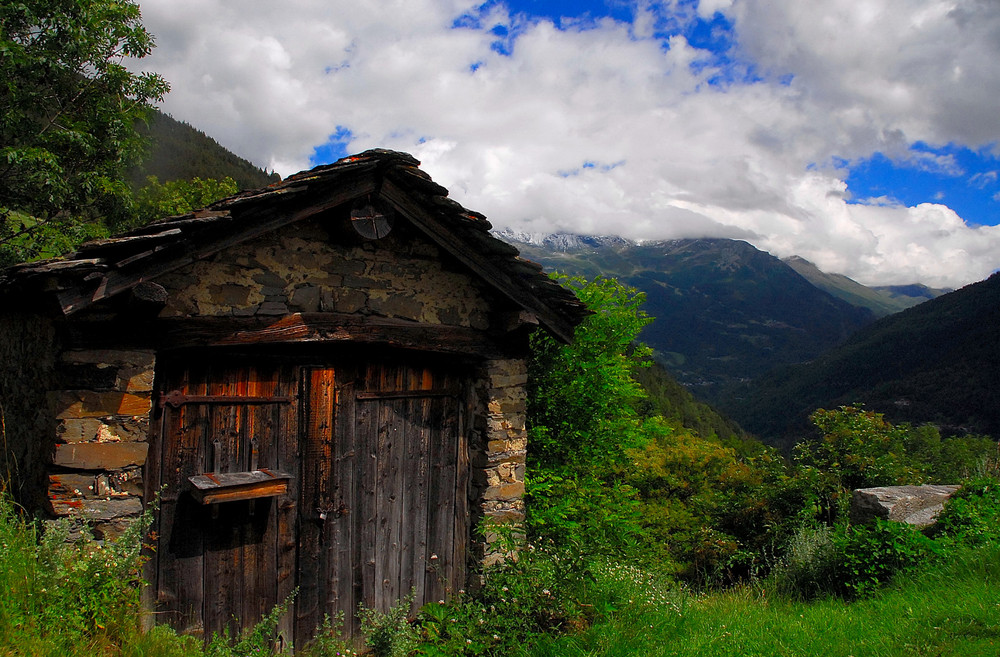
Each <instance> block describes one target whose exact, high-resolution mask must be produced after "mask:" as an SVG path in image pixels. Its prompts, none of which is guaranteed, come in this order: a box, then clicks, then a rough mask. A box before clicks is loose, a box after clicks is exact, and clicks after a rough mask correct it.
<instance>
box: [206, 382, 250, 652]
mask: <svg viewBox="0 0 1000 657" xmlns="http://www.w3.org/2000/svg"><path fill="white" fill-rule="evenodd" d="M220 370H221V371H220V373H219V374H218V375H217V376H215V377H214V378H213V379H211V380H210V381H209V386H208V392H207V393H206V394H209V395H236V394H238V392H237V386H238V381H237V373H236V372H235V371H234V369H232V368H220ZM240 411H241V409H240V407H239V406H236V405H211V406H209V417H210V418H211V421H210V425H209V426H210V437H211V440H212V456H211V458H212V460H213V467H212V468H211V469H212V470H216V471H220V472H226V471H232V470H240V469H242V468H243V466H242V464H241V462H240V459H241V457H242V450H241V445H240V444H239V440H238V437H239V425H240ZM226 511H227V512H226V513H225V514H223V513H221V512H218V513H214V514H213V518H212V521H213V522H212V525H211V531H209V532H207V533H206V536H205V590H206V601H205V632H206V634H208V635H209V636H211V634H212V633H215V632H218V633H220V634H221V633H222V632H223V631H224V630H225V629H227V628H228V629H229V631H230V632H231V633H235V632H237V631H238V630H239V626H238V624H237V623H236V621H234V620H233V616H234V614H235V613H238V612H239V611H240V610H242V586H241V583H242V572H243V563H242V550H241V549H240V543H241V539H242V535H243V531H242V527H241V525H242V524H243V523H244V522H245V520H246V518H245V511H244V509H243V508H241V507H239V506H238V507H234V508H231V509H226ZM209 592H211V595H210V596H209V595H207V594H208V593H209Z"/></svg>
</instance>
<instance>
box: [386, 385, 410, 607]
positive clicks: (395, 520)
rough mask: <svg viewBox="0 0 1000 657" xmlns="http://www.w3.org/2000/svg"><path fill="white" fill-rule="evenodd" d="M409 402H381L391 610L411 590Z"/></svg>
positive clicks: (387, 596) (388, 598) (388, 600)
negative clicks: (406, 576)
mask: <svg viewBox="0 0 1000 657" xmlns="http://www.w3.org/2000/svg"><path fill="white" fill-rule="evenodd" d="M398 370H399V371H401V370H402V368H398ZM408 401H409V400H407V399H392V400H385V401H383V402H382V403H383V406H384V407H385V414H386V422H387V425H388V431H387V438H388V440H387V443H386V455H385V458H386V460H387V461H388V467H387V470H388V477H387V479H386V485H387V490H385V491H383V495H384V498H385V500H386V503H385V505H383V506H382V508H381V509H380V511H381V512H383V513H384V515H385V522H386V524H387V529H388V531H387V532H386V540H387V550H386V553H387V554H388V559H387V564H386V565H387V568H386V571H385V573H384V578H385V579H384V580H383V593H384V595H385V599H386V601H387V602H388V603H389V606H390V607H391V606H394V605H396V604H397V602H398V601H399V600H400V599H401V598H403V597H404V596H406V595H407V594H408V593H409V589H408V587H404V586H403V582H402V562H403V560H404V559H405V557H406V555H407V554H408V553H409V549H410V546H408V545H407V544H406V542H405V539H404V536H405V535H404V534H403V531H402V530H403V523H404V522H405V516H404V510H405V504H404V500H405V484H404V479H403V469H404V461H403V455H404V453H405V452H404V450H405V441H406V434H407V431H406V430H407V415H406V410H407V405H408V403H407V402H408Z"/></svg>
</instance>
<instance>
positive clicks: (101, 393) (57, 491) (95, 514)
mask: <svg viewBox="0 0 1000 657" xmlns="http://www.w3.org/2000/svg"><path fill="white" fill-rule="evenodd" d="M154 365H155V355H154V353H153V352H151V351H124V350H93V351H67V352H64V353H63V354H62V355H61V357H60V358H59V362H58V363H57V366H56V381H57V386H58V387H59V389H56V390H52V391H50V392H49V404H50V407H51V408H52V412H53V415H54V418H55V422H56V425H55V433H56V444H55V451H54V454H53V457H52V467H51V469H50V472H49V477H48V479H49V482H48V483H49V487H48V491H49V494H48V497H49V505H50V509H49V510H50V511H51V513H52V514H53V515H54V516H56V517H65V516H72V517H77V518H81V519H86V520H88V521H90V523H91V525H92V527H93V529H94V532H95V535H97V536H98V537H102V536H104V535H106V534H112V535H113V534H117V533H119V532H120V531H121V530H122V529H123V528H124V524H125V523H126V522H127V521H128V519H130V518H134V517H135V516H137V515H139V514H140V513H141V512H142V508H143V499H142V492H143V484H142V468H143V465H145V463H146V456H147V452H148V450H149V443H148V442H147V441H148V436H149V415H150V408H151V397H152V391H153V371H154Z"/></svg>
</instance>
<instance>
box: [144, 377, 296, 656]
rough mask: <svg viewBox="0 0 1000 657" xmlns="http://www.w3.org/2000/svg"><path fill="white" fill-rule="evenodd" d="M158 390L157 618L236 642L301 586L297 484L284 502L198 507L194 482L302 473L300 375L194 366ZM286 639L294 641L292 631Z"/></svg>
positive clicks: (287, 629) (153, 474)
mask: <svg viewBox="0 0 1000 657" xmlns="http://www.w3.org/2000/svg"><path fill="white" fill-rule="evenodd" d="M158 387H159V388H160V398H161V399H162V400H163V401H164V402H165V403H163V406H162V409H161V411H160V421H161V425H160V432H159V434H160V437H159V449H158V450H156V453H155V457H154V460H153V462H152V463H151V465H152V466H153V467H151V468H150V469H149V470H147V476H148V477H150V478H151V479H152V482H151V483H152V486H151V488H153V490H156V489H159V488H160V487H161V486H162V493H161V507H160V512H159V515H158V524H157V527H156V531H157V534H158V536H159V542H158V548H157V550H156V552H155V554H154V555H153V559H154V561H153V570H154V571H155V575H154V576H155V582H152V584H153V587H154V589H153V590H154V591H155V592H156V609H157V612H158V618H161V619H165V620H166V621H167V622H169V623H170V624H172V625H173V626H175V627H177V628H178V629H180V630H182V631H186V632H191V633H196V634H201V633H203V634H204V636H205V637H206V638H210V637H211V636H212V634H213V633H217V632H219V633H221V632H222V631H223V630H224V629H226V628H228V629H229V630H230V631H231V632H235V631H237V630H238V626H239V625H243V626H249V625H252V624H253V623H255V622H256V621H257V620H259V619H260V618H261V616H262V615H263V614H265V613H267V612H268V611H270V610H271V608H272V607H273V606H274V605H275V604H277V603H280V602H281V601H282V600H283V599H284V598H285V597H286V596H288V595H289V594H290V593H291V592H292V590H293V588H294V586H295V583H294V575H295V561H296V555H295V547H296V543H295V540H294V531H295V523H296V518H295V506H296V504H295V500H296V497H297V482H296V480H295V479H294V478H293V479H292V480H291V482H290V484H289V490H288V492H287V493H286V494H285V495H281V496H278V497H267V498H260V499H254V500H239V501H229V502H223V503H215V504H210V505H202V504H199V503H198V502H197V501H196V500H195V498H194V497H193V496H192V494H191V491H192V484H191V482H190V480H189V477H191V476H194V475H200V474H202V473H206V472H216V473H233V472H246V471H251V470H257V469H261V468H263V469H269V470H271V471H290V472H297V468H298V459H297V453H296V452H297V449H298V444H297V443H298V431H297V403H296V394H297V392H298V379H297V371H296V370H295V369H294V368H291V367H288V366H282V365H245V364H240V365H235V364H225V363H198V364H192V365H189V366H187V367H179V368H176V369H174V370H173V371H169V372H166V373H164V380H163V381H162V382H161V383H160V385H159V386H158ZM237 619H238V621H237ZM282 630H283V632H284V635H283V636H284V639H285V640H288V639H290V638H291V634H292V628H291V624H290V622H286V623H285V624H284V627H283V628H282Z"/></svg>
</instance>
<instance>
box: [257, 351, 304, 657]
mask: <svg viewBox="0 0 1000 657" xmlns="http://www.w3.org/2000/svg"><path fill="white" fill-rule="evenodd" d="M298 391H299V371H298V368H296V367H292V366H280V367H278V368H277V369H276V371H275V373H274V384H273V388H271V389H269V388H267V387H264V388H262V389H261V392H262V393H269V394H273V395H277V394H291V395H293V396H296V395H297V393H298ZM298 414H299V402H298V397H295V400H294V401H293V402H292V404H290V405H281V404H279V405H275V406H274V407H272V408H271V412H270V415H269V429H268V434H269V435H271V436H275V437H276V439H275V440H274V441H273V442H274V444H275V449H274V459H275V460H274V464H275V467H277V468H278V469H279V470H287V471H289V472H292V473H294V474H295V476H294V477H293V478H292V479H291V480H290V481H289V485H288V491H287V493H286V494H285V495H284V496H282V497H279V498H277V500H275V502H276V505H275V506H276V508H275V511H274V515H273V519H272V523H273V525H272V526H273V527H274V539H273V544H274V549H275V564H274V568H275V572H274V583H275V600H276V601H278V602H281V601H284V600H285V599H287V598H288V596H290V595H291V594H292V591H293V590H294V589H295V586H296V577H295V569H296V563H297V549H296V548H297V539H298V537H297V534H296V532H297V526H298V510H299V506H298V504H297V501H298V499H299V496H298V493H299V491H298V482H299V480H300V478H301V469H300V468H301V463H300V461H299V430H298V429H299V428H298V417H299V415H298ZM267 454H268V458H270V452H268V453H267ZM297 604H298V602H297V601H295V602H293V603H292V608H291V609H290V610H289V613H288V614H285V616H284V617H283V618H282V619H281V620H280V621H279V623H278V634H279V637H281V639H282V642H283V644H288V643H294V641H295V618H296V611H297V609H296V605H297ZM310 629H311V628H310ZM303 645H304V644H303ZM280 647H281V648H282V649H283V648H284V645H282V646H280Z"/></svg>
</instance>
